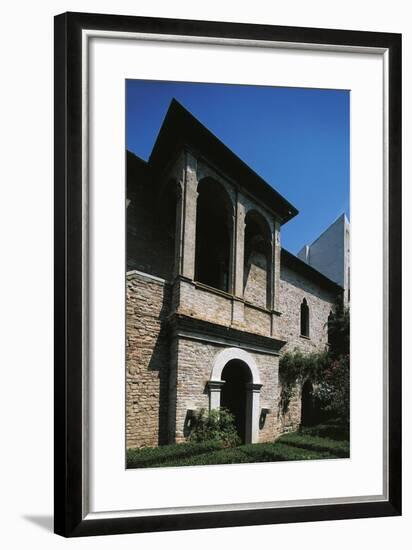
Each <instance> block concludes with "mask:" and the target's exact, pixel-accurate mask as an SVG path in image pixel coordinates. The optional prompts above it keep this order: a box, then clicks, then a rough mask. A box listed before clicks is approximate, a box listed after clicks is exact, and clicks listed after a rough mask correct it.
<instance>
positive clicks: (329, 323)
mask: <svg viewBox="0 0 412 550" xmlns="http://www.w3.org/2000/svg"><path fill="white" fill-rule="evenodd" d="M332 320H333V313H332V312H330V313H329V315H328V344H330V342H331V339H332Z"/></svg>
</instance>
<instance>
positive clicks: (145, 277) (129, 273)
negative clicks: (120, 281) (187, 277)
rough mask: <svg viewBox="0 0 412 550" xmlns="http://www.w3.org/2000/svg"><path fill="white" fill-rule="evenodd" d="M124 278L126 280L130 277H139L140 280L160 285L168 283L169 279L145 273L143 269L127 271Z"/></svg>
mask: <svg viewBox="0 0 412 550" xmlns="http://www.w3.org/2000/svg"><path fill="white" fill-rule="evenodd" d="M126 279H127V280H128V281H130V280H131V279H140V280H141V281H149V282H151V283H157V284H160V285H162V286H163V285H168V284H170V283H169V281H166V279H162V278H161V277H157V276H156V275H151V274H150V273H145V272H143V271H137V269H132V270H131V271H127V273H126Z"/></svg>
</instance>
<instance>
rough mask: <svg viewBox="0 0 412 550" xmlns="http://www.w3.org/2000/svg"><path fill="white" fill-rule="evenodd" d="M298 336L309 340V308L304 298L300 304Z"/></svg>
mask: <svg viewBox="0 0 412 550" xmlns="http://www.w3.org/2000/svg"><path fill="white" fill-rule="evenodd" d="M300 334H301V336H307V337H308V338H309V306H308V303H307V301H306V298H303V301H302V303H301V304H300Z"/></svg>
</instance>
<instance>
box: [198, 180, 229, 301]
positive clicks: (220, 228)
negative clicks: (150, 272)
mask: <svg viewBox="0 0 412 550" xmlns="http://www.w3.org/2000/svg"><path fill="white" fill-rule="evenodd" d="M197 190H198V198H197V214H196V259H195V279H196V281H199V282H200V283H204V284H205V285H208V286H212V287H214V288H217V289H219V290H223V291H225V292H231V291H232V288H231V282H230V279H231V275H230V274H231V261H230V256H231V254H230V251H231V242H232V233H233V213H232V204H231V200H230V198H229V196H228V195H227V193H226V191H225V189H224V187H223V186H222V185H221V184H219V183H217V182H216V181H214V180H212V179H210V178H205V179H203V180H201V181H200V183H199V185H198V188H197Z"/></svg>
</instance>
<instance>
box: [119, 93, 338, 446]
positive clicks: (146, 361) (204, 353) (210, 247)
mask: <svg viewBox="0 0 412 550" xmlns="http://www.w3.org/2000/svg"><path fill="white" fill-rule="evenodd" d="M127 199H128V200H127V204H128V206H127V277H126V286H127V288H126V295H127V298H126V336H127V345H126V439H127V447H128V448H130V447H145V446H157V445H162V444H166V443H175V442H176V443H179V442H183V441H185V440H186V438H187V437H188V435H189V434H190V419H191V417H192V415H193V413H194V412H195V411H196V410H199V409H206V410H210V409H213V408H217V407H220V406H226V407H228V408H229V409H231V407H232V409H233V412H234V413H235V416H236V415H238V417H239V418H238V419H237V420H239V422H238V424H239V426H240V427H239V434H240V436H241V438H242V439H243V441H244V442H250V443H255V442H264V441H273V440H274V439H275V438H276V437H277V436H278V435H279V434H281V433H282V432H284V431H287V430H290V429H294V428H296V427H297V426H298V425H299V423H300V421H301V406H300V403H301V388H296V391H295V395H294V398H293V399H292V401H291V403H290V405H289V409H288V411H287V412H286V413H285V414H284V413H283V412H281V409H280V404H279V400H280V391H281V388H280V384H279V376H278V370H279V357H280V355H281V354H282V353H284V352H285V351H286V350H292V349H295V348H296V349H300V350H302V351H303V352H310V351H314V350H323V349H325V347H326V346H327V320H328V315H329V313H330V311H331V308H332V307H333V304H334V302H335V301H336V298H337V296H338V295H339V294H340V293H341V291H342V289H341V288H340V287H339V286H338V285H337V284H336V283H334V282H332V281H331V280H329V279H327V278H326V277H325V276H323V275H322V274H320V273H319V272H317V271H316V270H315V269H313V268H312V267H310V266H308V265H307V264H306V263H304V262H303V261H302V260H299V259H298V258H297V257H296V256H293V255H292V254H290V253H289V252H287V251H286V250H284V249H282V248H281V240H280V233H281V227H282V225H284V224H285V223H287V222H288V221H289V220H290V219H291V218H292V217H294V216H295V215H297V211H296V209H295V208H294V207H293V206H292V205H291V204H290V203H289V202H288V201H287V200H286V199H285V198H284V197H282V196H281V195H279V194H278V193H277V192H276V191H275V190H274V189H273V188H272V187H270V186H269V185H268V184H267V183H266V182H265V181H263V180H262V179H261V178H260V177H259V176H257V174H255V173H254V172H253V171H252V170H251V169H250V168H249V167H248V166H247V165H245V164H244V163H243V162H242V161H241V160H240V159H239V158H238V157H236V155H234V154H233V153H232V152H231V151H230V150H229V149H228V148H227V147H225V146H224V145H223V144H222V143H221V142H220V141H218V140H217V139H216V138H215V136H213V135H212V134H211V133H210V132H209V131H208V130H207V129H206V128H205V127H204V126H203V125H201V124H200V122H199V121H197V120H196V119H195V118H194V117H193V116H192V115H191V114H190V113H189V112H188V111H186V110H185V109H184V108H183V107H182V106H181V105H180V104H178V103H177V102H176V101H173V102H172V104H171V106H170V108H169V111H168V113H167V115H166V117H165V120H164V122H163V125H162V127H161V130H160V132H159V136H158V138H157V141H156V143H155V145H154V148H153V150H152V153H151V156H150V158H149V161H148V162H145V161H143V160H141V159H139V158H138V157H136V156H135V155H133V154H132V153H129V152H128V153H127ZM303 300H306V304H307V306H308V334H307V335H302V334H301V304H302V302H303ZM236 392H237V393H236ZM233 396H234V397H233Z"/></svg>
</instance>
